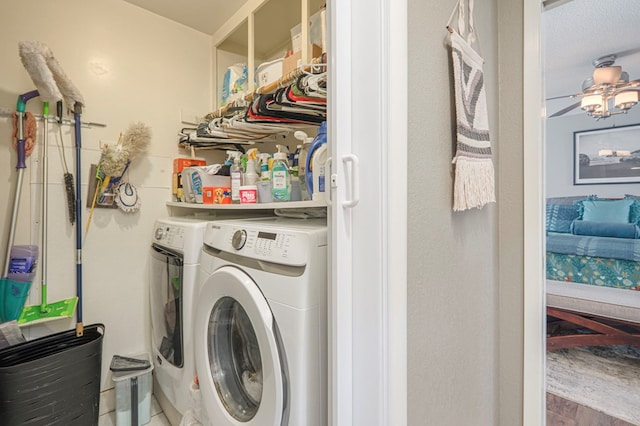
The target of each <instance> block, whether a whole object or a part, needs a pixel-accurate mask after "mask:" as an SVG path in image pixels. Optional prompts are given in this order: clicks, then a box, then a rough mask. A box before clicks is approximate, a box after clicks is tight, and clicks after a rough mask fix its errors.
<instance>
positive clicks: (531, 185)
mask: <svg viewBox="0 0 640 426" xmlns="http://www.w3.org/2000/svg"><path fill="white" fill-rule="evenodd" d="M523 17H524V46H523V55H524V58H523V59H524V64H523V65H524V71H523V132H524V134H523V137H524V147H523V148H524V149H523V158H524V161H523V172H524V187H523V191H524V194H523V198H524V222H523V224H524V304H523V307H524V341H523V345H524V359H523V413H522V415H523V417H522V424H523V425H524V426H538V425H544V424H545V420H546V416H545V393H546V392H545V333H546V330H545V328H546V327H545V318H546V315H545V293H544V287H545V274H544V231H543V230H544V214H543V212H544V202H543V201H544V173H543V171H544V144H543V138H542V135H543V126H544V120H543V116H544V114H543V113H544V108H543V90H542V89H543V79H542V52H541V44H542V43H541V37H540V34H541V32H540V28H541V18H542V2H541V1H540V0H524V13H523Z"/></svg>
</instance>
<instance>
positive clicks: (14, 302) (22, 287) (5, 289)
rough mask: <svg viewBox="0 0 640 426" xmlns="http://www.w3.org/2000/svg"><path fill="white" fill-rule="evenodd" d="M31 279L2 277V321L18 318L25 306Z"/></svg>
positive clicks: (0, 302)
mask: <svg viewBox="0 0 640 426" xmlns="http://www.w3.org/2000/svg"><path fill="white" fill-rule="evenodd" d="M30 288H31V281H27V282H21V281H14V280H11V279H9V278H2V279H0V322H7V321H13V320H17V319H18V317H19V316H20V313H21V312H22V309H23V308H24V304H25V302H26V301H27V296H28V295H29V289H30Z"/></svg>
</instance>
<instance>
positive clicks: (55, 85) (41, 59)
mask: <svg viewBox="0 0 640 426" xmlns="http://www.w3.org/2000/svg"><path fill="white" fill-rule="evenodd" d="M18 52H19V54H20V59H21V60H22V64H23V65H24V67H25V69H26V70H27V72H28V73H29V76H30V77H31V80H33V84H35V86H36V89H38V93H39V94H40V97H41V98H42V100H43V101H48V102H51V103H53V102H57V101H59V100H61V99H64V102H65V103H66V104H67V107H68V108H70V109H73V108H74V106H75V105H76V104H80V105H84V99H83V98H82V95H81V94H80V92H79V91H78V89H77V88H76V86H74V84H73V83H72V82H71V80H70V79H69V77H67V74H65V72H64V70H63V69H62V67H61V66H60V64H59V63H58V61H57V60H56V58H55V57H54V56H53V52H52V51H51V49H49V47H48V46H47V45H46V44H44V43H41V42H38V41H21V42H20V43H18Z"/></svg>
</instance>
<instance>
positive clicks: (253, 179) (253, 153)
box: [243, 148, 259, 185]
mask: <svg viewBox="0 0 640 426" xmlns="http://www.w3.org/2000/svg"><path fill="white" fill-rule="evenodd" d="M257 152H258V148H251V149H250V150H249V151H247V166H246V169H245V172H244V182H243V185H257V184H258V180H259V176H258V171H257V161H258V157H257Z"/></svg>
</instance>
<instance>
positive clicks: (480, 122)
mask: <svg viewBox="0 0 640 426" xmlns="http://www.w3.org/2000/svg"><path fill="white" fill-rule="evenodd" d="M460 10H463V9H462V8H461V9H459V14H461V12H460ZM472 13H473V10H471V11H470V13H469V15H470V16H471V14H472ZM470 21H471V18H470ZM471 22H472V21H471ZM449 32H450V41H451V55H452V59H453V80H454V84H455V101H456V134H457V143H456V155H455V157H454V159H453V163H454V164H455V168H456V171H455V182H454V188H453V210H454V211H462V210H468V209H472V208H482V207H483V206H484V205H485V204H487V203H493V202H495V201H496V197H495V179H494V173H495V172H494V168H493V161H492V159H491V138H490V134H489V118H488V115H487V99H486V94H485V90H484V73H483V70H482V65H483V62H484V61H483V59H482V57H481V56H480V55H479V54H478V53H477V52H476V51H475V50H474V49H473V48H472V47H471V44H470V40H473V34H474V31H473V27H471V28H470V31H469V40H465V39H464V38H462V37H461V36H460V35H459V34H458V33H457V32H456V31H453V30H451V29H450V31H449Z"/></svg>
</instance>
